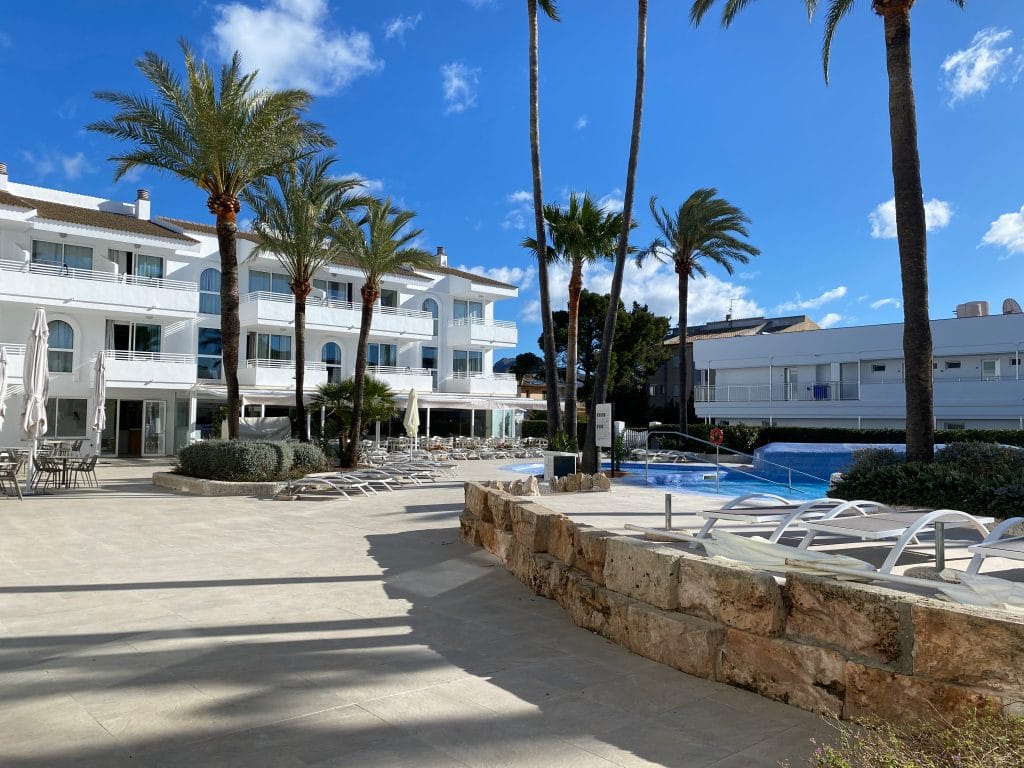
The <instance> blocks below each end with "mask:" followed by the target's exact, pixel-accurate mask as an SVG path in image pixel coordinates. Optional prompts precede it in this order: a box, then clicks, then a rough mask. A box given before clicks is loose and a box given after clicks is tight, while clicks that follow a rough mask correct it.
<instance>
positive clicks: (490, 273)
mask: <svg viewBox="0 0 1024 768" xmlns="http://www.w3.org/2000/svg"><path fill="white" fill-rule="evenodd" d="M458 269H461V270H462V271H463V272H472V273H473V274H474V275H482V276H484V277H489V278H491V279H492V280H497V281H498V282H500V283H508V284H509V285H515V286H517V287H518V288H519V289H520V290H525V289H527V288H529V287H530V286H531V285H533V278H534V276H535V275H536V274H537V268H536V267H533V266H528V267H525V268H523V267H466V266H459V267H458Z"/></svg>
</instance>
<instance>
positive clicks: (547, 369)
mask: <svg viewBox="0 0 1024 768" xmlns="http://www.w3.org/2000/svg"><path fill="white" fill-rule="evenodd" d="M538 5H540V8H541V10H542V11H544V13H545V15H546V16H547V17H548V18H549V19H551V20H552V21H558V20H559V19H558V9H557V8H556V7H555V0H526V12H527V15H528V16H529V20H530V161H531V163H532V167H533V221H534V226H535V227H536V230H537V234H536V244H537V248H536V249H535V253H536V256H537V290H538V293H539V294H540V324H541V334H542V336H541V338H542V339H543V340H544V373H545V376H544V378H545V387H544V388H545V396H546V398H547V408H548V439H549V440H552V439H554V437H555V435H556V434H557V433H558V432H561V431H562V418H561V413H560V412H559V410H558V364H557V363H556V361H555V325H554V323H553V322H552V320H551V291H550V289H549V288H548V262H547V252H548V249H547V243H546V242H545V238H544V193H543V191H542V188H541V178H540V117H539V114H540V96H539V92H540V86H539V83H540V76H539V65H538V61H537V59H538V49H539V46H538V42H537V6H538Z"/></svg>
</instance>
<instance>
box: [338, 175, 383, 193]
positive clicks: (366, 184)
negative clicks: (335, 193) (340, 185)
mask: <svg viewBox="0 0 1024 768" xmlns="http://www.w3.org/2000/svg"><path fill="white" fill-rule="evenodd" d="M341 178H343V179H355V180H356V181H358V182H359V183H360V185H361V187H362V188H361V189H360V190H358V193H359V194H368V195H378V194H380V193H381V192H382V191H383V190H384V182H383V181H382V180H381V179H368V178H366V177H365V176H363V174H361V173H358V172H356V171H353V172H352V173H346V174H345V175H344V176H342V177H341Z"/></svg>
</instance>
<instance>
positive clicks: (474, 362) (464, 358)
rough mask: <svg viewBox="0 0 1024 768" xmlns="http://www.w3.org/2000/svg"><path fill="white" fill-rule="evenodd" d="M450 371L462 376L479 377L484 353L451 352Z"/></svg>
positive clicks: (457, 350)
mask: <svg viewBox="0 0 1024 768" xmlns="http://www.w3.org/2000/svg"><path fill="white" fill-rule="evenodd" d="M452 371H454V372H455V373H456V374H462V375H464V376H472V375H474V374H476V375H479V374H481V373H483V372H484V353H483V352H472V351H467V350H464V349H456V350H455V351H454V352H452Z"/></svg>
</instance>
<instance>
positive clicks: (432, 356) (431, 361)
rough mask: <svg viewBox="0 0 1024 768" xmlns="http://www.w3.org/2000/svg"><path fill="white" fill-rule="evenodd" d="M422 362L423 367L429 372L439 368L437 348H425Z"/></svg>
mask: <svg viewBox="0 0 1024 768" xmlns="http://www.w3.org/2000/svg"><path fill="white" fill-rule="evenodd" d="M422 360H423V362H422V363H421V365H422V366H423V367H424V368H426V369H427V370H434V369H435V368H437V347H423V357H422Z"/></svg>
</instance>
